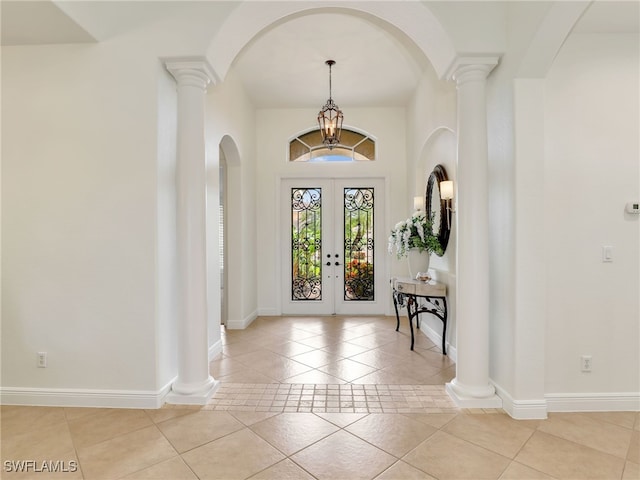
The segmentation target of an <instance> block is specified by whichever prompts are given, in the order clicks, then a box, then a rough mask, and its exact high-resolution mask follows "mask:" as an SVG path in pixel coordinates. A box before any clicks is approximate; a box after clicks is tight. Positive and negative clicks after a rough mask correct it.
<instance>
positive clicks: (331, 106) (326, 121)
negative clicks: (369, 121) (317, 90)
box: [318, 60, 343, 150]
mask: <svg viewBox="0 0 640 480" xmlns="http://www.w3.org/2000/svg"><path fill="white" fill-rule="evenodd" d="M324 63H326V64H327V65H329V100H327V103H325V104H324V107H322V110H320V113H318V125H320V133H321V134H322V143H323V144H325V145H326V146H327V147H329V150H331V149H332V148H333V147H335V146H336V145H337V144H338V143H340V132H341V131H342V118H343V115H342V110H340V109H339V108H338V106H337V105H336V104H335V103H333V99H332V98H331V67H332V66H333V65H335V63H336V62H335V61H333V60H327V61H326V62H324Z"/></svg>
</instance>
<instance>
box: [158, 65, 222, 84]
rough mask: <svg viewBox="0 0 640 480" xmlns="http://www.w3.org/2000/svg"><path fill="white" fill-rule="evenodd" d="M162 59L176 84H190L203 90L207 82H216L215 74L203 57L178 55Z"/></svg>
mask: <svg viewBox="0 0 640 480" xmlns="http://www.w3.org/2000/svg"><path fill="white" fill-rule="evenodd" d="M163 61H164V65H165V67H166V69H167V70H168V71H169V73H171V75H173V78H175V79H176V82H178V85H191V86H194V87H200V88H202V89H203V90H205V89H206V88H207V85H209V83H211V84H213V85H215V84H216V79H217V76H216V74H215V72H214V70H213V68H212V67H211V65H210V64H209V62H208V61H207V60H206V59H205V58H198V57H178V58H165V59H163Z"/></svg>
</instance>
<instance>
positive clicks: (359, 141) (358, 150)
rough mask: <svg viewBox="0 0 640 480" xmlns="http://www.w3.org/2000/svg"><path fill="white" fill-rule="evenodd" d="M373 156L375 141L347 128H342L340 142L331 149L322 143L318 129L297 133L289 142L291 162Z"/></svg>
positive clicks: (344, 160) (346, 160) (351, 160)
mask: <svg viewBox="0 0 640 480" xmlns="http://www.w3.org/2000/svg"><path fill="white" fill-rule="evenodd" d="M375 158H376V148H375V141H374V140H373V139H372V138H370V137H368V136H365V135H363V134H362V133H359V132H356V131H353V130H348V129H342V134H341V135H340V144H338V145H336V146H335V148H333V149H329V148H327V147H326V146H325V145H324V144H323V143H322V135H321V134H320V130H318V129H315V130H311V131H310V132H307V133H304V134H302V135H299V136H298V137H296V138H294V139H293V140H291V141H290V142H289V161H291V162H353V161H354V160H357V161H363V160H375Z"/></svg>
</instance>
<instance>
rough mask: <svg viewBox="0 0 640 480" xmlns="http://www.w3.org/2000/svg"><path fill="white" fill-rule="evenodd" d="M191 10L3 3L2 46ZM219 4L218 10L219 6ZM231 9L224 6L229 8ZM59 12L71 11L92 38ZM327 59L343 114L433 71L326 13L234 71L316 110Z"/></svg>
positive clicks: (259, 102) (110, 29) (121, 27)
mask: <svg viewBox="0 0 640 480" xmlns="http://www.w3.org/2000/svg"><path fill="white" fill-rule="evenodd" d="M58 5H60V6H61V7H62V9H61V8H58ZM189 5H191V7H190V8H207V6H210V7H211V8H214V5H215V2H213V3H207V2H205V3H204V4H203V3H201V2H200V3H198V2H196V3H194V2H151V1H149V2H142V1H134V2H124V1H123V2H119V1H107V2H52V1H51V0H42V1H23V0H21V1H8V0H2V1H1V2H0V8H1V14H2V24H1V27H2V28H1V34H2V36H1V39H2V45H29V44H50V43H77V42H92V41H95V40H94V37H96V38H98V40H100V39H103V38H107V37H109V36H113V35H117V34H119V33H122V32H124V31H127V30H132V29H135V28H137V26H139V25H143V24H145V23H148V22H149V21H151V19H152V18H158V17H165V18H166V17H169V18H170V17H171V16H172V15H175V14H176V13H177V12H178V11H180V12H185V10H186V8H188V6H189ZM217 5H220V6H221V7H220V8H222V4H221V3H218V4H217ZM229 5H231V6H230V7H225V8H227V9H228V8H233V5H232V4H229ZM63 9H64V10H68V11H70V12H73V14H74V17H75V18H77V19H79V21H81V22H82V24H83V25H85V28H87V29H88V30H89V32H90V33H88V32H87V31H86V30H85V29H83V28H82V27H81V26H79V25H78V23H76V22H74V21H73V20H72V19H71V18H70V17H68V16H67V15H66V14H65V13H64V11H63ZM208 13H209V14H211V12H208ZM219 14H221V13H220V12H218V14H217V15H215V16H216V17H219ZM223 17H224V15H223ZM223 17H222V18H223ZM639 23H640V1H639V0H631V1H621V2H619V1H610V0H597V1H596V2H594V3H593V4H592V6H591V7H590V8H589V9H588V10H587V12H586V13H585V14H584V15H583V17H582V19H581V20H580V22H579V23H578V24H577V25H576V27H575V28H574V32H576V33H602V32H635V33H637V32H638V31H639V30H640V29H639ZM327 59H333V60H335V61H336V65H335V66H334V67H333V92H332V93H333V99H334V101H335V102H336V103H337V104H338V105H339V106H340V108H342V109H343V110H345V111H347V110H348V109H349V108H356V107H360V106H369V107H371V106H404V105H406V103H407V101H408V100H409V98H410V96H411V94H412V93H413V91H414V90H415V87H416V85H417V82H418V80H419V78H420V76H421V74H422V72H424V71H425V70H428V69H430V68H431V66H430V64H429V63H428V61H427V59H426V58H424V56H423V55H422V54H420V53H416V48H415V46H414V45H412V44H411V43H410V42H408V41H407V39H406V37H404V34H402V33H401V32H398V31H395V30H393V29H391V28H389V27H383V26H382V25H381V24H380V23H379V22H378V23H373V22H371V21H369V20H368V19H365V18H362V17H358V16H354V15H347V14H345V13H341V12H339V11H329V12H325V13H315V14H310V15H306V16H298V17H294V18H292V19H288V20H286V21H283V22H281V23H279V24H277V25H275V26H273V27H272V28H270V29H269V30H267V31H265V32H263V33H262V34H261V35H259V36H258V37H256V38H255V39H254V40H253V41H252V42H251V43H250V44H249V45H247V46H246V47H245V48H244V50H243V51H242V52H241V53H240V55H238V57H237V58H236V59H235V61H234V64H233V69H234V71H235V72H236V73H237V74H238V77H239V78H240V80H241V81H242V83H243V84H244V86H245V89H246V91H247V93H248V95H249V96H250V97H251V99H252V101H253V102H254V104H255V105H256V106H257V107H262V108H266V107H271V108H273V107H283V108H296V107H300V108H303V107H304V108H308V107H314V108H318V109H319V108H320V107H321V106H322V105H323V104H324V103H325V102H326V100H327V98H328V96H329V70H328V67H327V66H326V65H325V63H324V62H325V61H326V60H327Z"/></svg>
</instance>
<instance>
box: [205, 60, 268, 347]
mask: <svg viewBox="0 0 640 480" xmlns="http://www.w3.org/2000/svg"><path fill="white" fill-rule="evenodd" d="M206 108H207V110H206V115H207V128H206V142H207V235H208V240H207V242H208V243H207V254H208V259H207V261H208V263H209V268H208V274H209V275H208V276H209V285H208V288H209V291H210V296H209V318H210V322H209V343H210V345H211V344H213V343H214V342H216V341H217V340H219V338H220V330H219V325H220V296H219V293H218V292H219V291H220V283H219V279H220V274H219V259H218V212H219V210H218V207H219V195H218V192H219V190H218V179H219V177H218V175H219V145H220V142H221V141H222V138H223V137H225V136H228V137H229V138H230V139H231V140H230V141H232V142H233V143H234V144H235V147H236V148H237V150H238V151H237V154H238V155H237V156H236V155H230V154H229V152H227V154H226V159H227V167H228V168H227V209H226V213H227V222H228V225H227V229H228V231H227V241H228V245H227V247H228V262H229V264H228V265H227V272H228V275H229V277H228V281H229V285H230V289H229V305H228V309H229V311H228V315H229V318H228V323H227V325H228V327H229V328H244V327H245V326H247V325H248V324H249V323H250V322H251V321H253V319H254V318H255V316H256V311H257V293H256V270H257V262H256V243H257V238H256V237H257V233H256V232H257V227H256V187H255V178H256V174H255V168H256V166H255V165H256V161H255V144H256V136H255V130H256V127H255V113H254V109H253V106H252V105H251V102H250V101H249V99H248V97H247V96H246V94H245V92H244V90H243V88H242V85H241V84H240V82H239V81H238V79H237V78H236V76H235V74H234V72H233V70H230V72H229V74H228V75H227V77H226V79H225V81H224V82H223V83H221V84H219V85H216V86H214V87H210V88H209V92H208V94H207V105H206ZM237 157H239V158H237ZM238 285H242V288H237V286H238Z"/></svg>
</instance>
